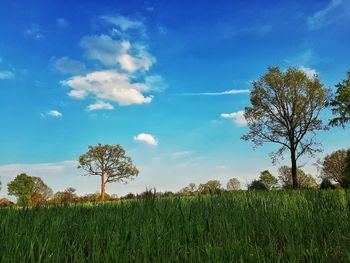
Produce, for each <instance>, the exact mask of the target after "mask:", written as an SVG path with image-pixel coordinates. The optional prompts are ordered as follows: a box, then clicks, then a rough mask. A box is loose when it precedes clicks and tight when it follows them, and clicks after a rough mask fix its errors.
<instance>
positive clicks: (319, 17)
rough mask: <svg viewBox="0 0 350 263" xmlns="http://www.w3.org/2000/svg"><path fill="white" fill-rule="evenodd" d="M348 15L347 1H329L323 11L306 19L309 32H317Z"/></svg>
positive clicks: (349, 10)
mask: <svg viewBox="0 0 350 263" xmlns="http://www.w3.org/2000/svg"><path fill="white" fill-rule="evenodd" d="M349 14H350V4H349V1H348V0H331V1H330V2H329V4H328V5H327V6H326V7H325V8H324V9H321V10H319V11H317V12H316V13H314V14H313V15H311V16H309V17H308V20H307V22H308V27H309V29H310V30H318V29H321V28H323V27H325V26H327V25H329V24H331V23H333V22H334V21H336V20H339V19H342V18H344V17H349Z"/></svg>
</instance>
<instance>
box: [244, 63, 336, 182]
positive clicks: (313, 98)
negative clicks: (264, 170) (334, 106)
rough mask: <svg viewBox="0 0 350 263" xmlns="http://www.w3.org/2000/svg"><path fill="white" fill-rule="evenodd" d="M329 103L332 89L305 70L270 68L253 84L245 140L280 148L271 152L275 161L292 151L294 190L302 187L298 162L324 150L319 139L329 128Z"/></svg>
mask: <svg viewBox="0 0 350 263" xmlns="http://www.w3.org/2000/svg"><path fill="white" fill-rule="evenodd" d="M328 100H329V90H328V89H326V88H325V87H324V86H323V85H322V83H321V82H320V80H319V78H318V77H317V76H316V75H315V76H314V77H312V78H309V77H308V76H307V74H306V73H305V72H304V71H303V70H301V69H296V68H289V69H287V70H286V71H281V70H280V68H279V67H270V68H269V69H268V72H267V73H266V74H265V75H264V76H262V77H261V78H260V79H259V80H258V81H254V82H253V88H252V91H251V94H250V102H251V106H250V107H246V108H245V112H244V117H245V119H246V121H247V125H248V128H249V132H248V133H247V134H245V135H244V136H242V139H244V140H247V141H248V140H250V141H252V142H253V144H254V145H255V146H261V145H262V144H264V143H266V142H272V143H276V144H278V145H280V148H279V149H278V150H277V151H275V152H273V153H271V157H272V160H273V161H276V160H277V158H279V157H282V156H283V153H284V152H285V151H289V153H290V158H291V166H292V181H293V187H298V178H297V160H298V159H299V158H300V157H301V156H303V155H304V154H311V155H312V154H314V153H315V152H317V151H320V147H319V144H318V143H317V141H316V139H315V136H316V132H317V131H319V130H323V129H324V128H325V127H324V126H323V124H322V120H321V118H320V112H321V111H322V110H323V109H324V108H325V107H326V106H327V103H328Z"/></svg>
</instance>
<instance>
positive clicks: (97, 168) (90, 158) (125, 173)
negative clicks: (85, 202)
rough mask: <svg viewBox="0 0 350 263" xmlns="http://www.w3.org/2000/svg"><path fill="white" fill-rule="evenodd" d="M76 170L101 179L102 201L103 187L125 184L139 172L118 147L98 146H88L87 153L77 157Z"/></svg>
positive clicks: (102, 196)
mask: <svg viewBox="0 0 350 263" xmlns="http://www.w3.org/2000/svg"><path fill="white" fill-rule="evenodd" d="M78 168H81V169H83V170H84V171H86V172H87V174H85V175H97V176H100V177H101V199H102V200H104V196H105V185H106V183H112V182H126V181H127V180H131V179H133V177H135V176H137V175H138V173H139V171H138V170H137V168H136V167H135V166H134V165H133V164H132V161H131V158H130V157H128V156H126V155H125V150H124V149H123V148H122V147H121V146H120V145H108V144H98V145H97V146H89V150H88V152H87V153H85V154H83V155H81V156H80V157H79V166H78Z"/></svg>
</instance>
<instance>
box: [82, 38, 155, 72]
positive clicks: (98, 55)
mask: <svg viewBox="0 0 350 263" xmlns="http://www.w3.org/2000/svg"><path fill="white" fill-rule="evenodd" d="M80 45H81V47H83V48H84V49H85V50H86V52H85V55H86V57H87V58H89V59H93V60H97V61H99V62H101V63H102V64H103V65H104V66H107V67H115V66H117V65H119V66H120V67H121V68H122V69H123V70H125V71H127V72H130V73H133V72H135V71H138V70H146V71H148V70H149V68H150V67H151V66H152V65H153V64H154V62H155V58H154V57H153V56H152V55H150V54H149V53H148V52H147V50H146V46H145V45H142V44H134V45H131V43H130V42H129V41H127V40H115V39H112V38H111V37H110V36H108V35H103V34H102V35H99V36H87V37H84V38H83V39H82V40H81V43H80Z"/></svg>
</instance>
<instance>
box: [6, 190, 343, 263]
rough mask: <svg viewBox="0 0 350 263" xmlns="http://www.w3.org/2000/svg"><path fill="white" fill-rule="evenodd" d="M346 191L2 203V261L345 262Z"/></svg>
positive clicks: (244, 193)
mask: <svg viewBox="0 0 350 263" xmlns="http://www.w3.org/2000/svg"><path fill="white" fill-rule="evenodd" d="M349 198H350V192H345V191H307V190H305V191H275V192H254V191H252V192H243V191H242V192H232V193H224V194H221V195H213V196H198V197H192V198H179V197H175V198H161V199H157V198H149V199H145V200H134V201H119V202H114V203H104V204H102V203H100V204H95V205H73V206H52V207H36V208H32V209H0V262H257V261H258V262H282V261H283V262H350V217H349V215H350V213H349V209H350V202H349Z"/></svg>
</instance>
